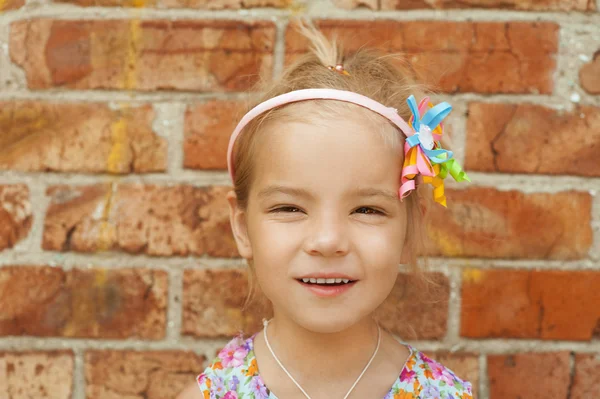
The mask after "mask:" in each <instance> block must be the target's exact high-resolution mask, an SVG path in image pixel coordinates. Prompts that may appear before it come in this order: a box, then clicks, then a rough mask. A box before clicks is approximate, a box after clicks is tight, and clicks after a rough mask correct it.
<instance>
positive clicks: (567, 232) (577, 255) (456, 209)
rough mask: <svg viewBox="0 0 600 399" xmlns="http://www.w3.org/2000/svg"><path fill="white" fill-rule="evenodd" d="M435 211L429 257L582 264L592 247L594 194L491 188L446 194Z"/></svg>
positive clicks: (430, 224)
mask: <svg viewBox="0 0 600 399" xmlns="http://www.w3.org/2000/svg"><path fill="white" fill-rule="evenodd" d="M447 191H448V192H447V196H448V208H447V209H446V208H444V207H441V206H434V207H431V211H430V212H431V222H430V223H429V227H428V230H429V236H430V238H431V242H430V243H429V244H430V245H431V246H432V248H431V249H430V251H429V252H430V254H431V255H436V256H459V257H481V258H532V259H534V258H535V259H582V258H586V257H587V256H588V252H589V250H590V247H591V245H592V229H591V225H590V218H591V200H592V197H591V195H590V194H588V193H585V192H577V191H565V192H559V193H553V194H551V193H533V194H525V193H522V192H518V191H499V190H496V189H494V188H489V187H471V188H467V189H463V190H447Z"/></svg>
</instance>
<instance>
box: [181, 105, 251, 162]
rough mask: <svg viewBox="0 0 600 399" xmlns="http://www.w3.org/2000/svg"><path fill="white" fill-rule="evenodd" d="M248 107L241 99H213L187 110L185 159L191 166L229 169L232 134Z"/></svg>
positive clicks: (184, 144) (184, 145) (184, 143)
mask: <svg viewBox="0 0 600 399" xmlns="http://www.w3.org/2000/svg"><path fill="white" fill-rule="evenodd" d="M244 110H245V107H244V104H243V103H242V102H241V101H228V100H212V101H208V102H206V103H202V104H198V105H195V106H193V107H189V108H188V109H187V110H186V113H185V139H184V142H183V151H184V161H183V164H184V166H185V167H186V168H190V169H227V145H228V144H229V136H230V135H231V133H232V132H233V129H235V126H236V125H237V122H238V121H239V119H240V118H241V117H242V116H243V111H244Z"/></svg>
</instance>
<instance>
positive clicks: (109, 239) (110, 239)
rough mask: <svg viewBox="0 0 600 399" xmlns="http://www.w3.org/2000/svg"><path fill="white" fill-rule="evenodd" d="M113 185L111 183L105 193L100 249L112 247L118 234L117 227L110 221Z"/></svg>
mask: <svg viewBox="0 0 600 399" xmlns="http://www.w3.org/2000/svg"><path fill="white" fill-rule="evenodd" d="M113 197H114V196H113V185H112V184H111V185H110V186H109V188H108V190H107V191H106V194H105V195H104V209H103V211H102V219H101V220H100V225H99V229H98V240H97V246H98V250H99V251H107V250H109V249H111V248H112V246H113V244H114V242H115V239H116V236H117V229H116V227H115V225H114V224H113V223H112V222H111V221H110V211H111V210H112V206H113V199H114V198H113Z"/></svg>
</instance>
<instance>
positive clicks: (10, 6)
mask: <svg viewBox="0 0 600 399" xmlns="http://www.w3.org/2000/svg"><path fill="white" fill-rule="evenodd" d="M24 5H25V0H5V1H3V2H2V3H1V4H0V11H8V10H16V9H18V8H21V7H23V6H24Z"/></svg>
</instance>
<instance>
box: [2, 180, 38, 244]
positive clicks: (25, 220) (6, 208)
mask: <svg viewBox="0 0 600 399" xmlns="http://www.w3.org/2000/svg"><path fill="white" fill-rule="evenodd" d="M32 222H33V216H31V203H30V202H29V188H28V187H27V186H26V185H23V184H14V185H0V251H2V250H3V249H6V248H12V247H13V246H14V245H15V244H16V243H17V242H19V241H21V240H22V239H23V238H25V237H26V236H27V235H28V234H29V231H30V230H31V224H32Z"/></svg>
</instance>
